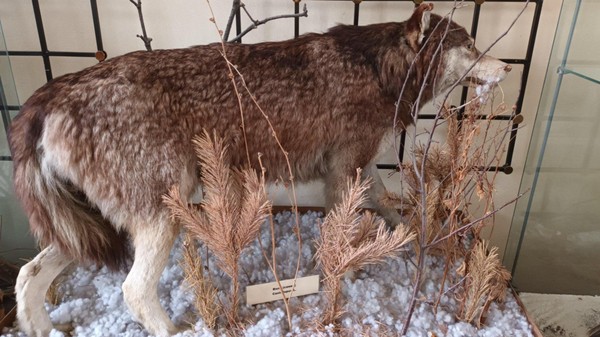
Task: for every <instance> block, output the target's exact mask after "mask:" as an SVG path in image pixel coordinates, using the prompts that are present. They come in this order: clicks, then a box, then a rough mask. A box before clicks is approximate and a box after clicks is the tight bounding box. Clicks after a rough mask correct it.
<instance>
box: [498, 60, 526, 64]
mask: <svg viewBox="0 0 600 337" xmlns="http://www.w3.org/2000/svg"><path fill="white" fill-rule="evenodd" d="M500 61H502V62H505V63H510V64H525V62H527V60H526V59H500Z"/></svg>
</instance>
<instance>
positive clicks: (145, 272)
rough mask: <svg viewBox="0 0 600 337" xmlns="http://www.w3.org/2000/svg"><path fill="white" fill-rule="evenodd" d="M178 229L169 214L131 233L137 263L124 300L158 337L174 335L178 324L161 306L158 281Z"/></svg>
mask: <svg viewBox="0 0 600 337" xmlns="http://www.w3.org/2000/svg"><path fill="white" fill-rule="evenodd" d="M178 233H179V227H178V226H177V225H175V224H174V223H172V221H170V220H169V217H168V216H167V215H162V216H159V217H158V221H153V222H152V223H148V224H145V223H142V224H137V226H136V227H134V230H133V231H132V233H131V236H132V238H133V244H134V248H135V254H134V261H133V266H132V267H131V270H130V271H129V274H128V275H127V278H126V279H125V282H123V297H124V299H125V303H126V304H127V306H128V307H129V310H130V312H131V313H132V315H133V317H134V318H135V319H136V320H137V321H138V322H139V323H141V324H142V325H143V326H144V328H146V330H147V331H148V332H149V333H150V334H152V335H155V336H158V337H164V336H171V335H173V334H175V333H176V332H177V329H176V328H175V325H174V324H173V322H172V321H171V319H170V318H169V316H168V315H167V313H166V311H165V310H164V309H163V308H162V306H161V305H160V302H159V299H158V282H159V280H160V276H161V274H162V272H163V269H164V268H165V266H166V264H167V261H168V259H169V253H170V251H171V248H172V246H173V242H174V241H175V238H176V236H177V234H178Z"/></svg>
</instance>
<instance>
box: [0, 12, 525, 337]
mask: <svg viewBox="0 0 600 337" xmlns="http://www.w3.org/2000/svg"><path fill="white" fill-rule="evenodd" d="M132 2H133V3H134V4H135V2H134V1H132ZM136 7H137V8H138V10H140V13H141V2H139V1H138V2H137V5H136ZM456 9H458V7H454V8H453V9H452V11H451V12H450V13H449V14H447V15H445V16H443V15H439V14H434V13H432V10H433V5H432V4H421V5H419V6H417V7H416V8H415V10H414V12H413V14H412V15H411V16H410V18H408V19H407V20H406V21H403V22H394V23H382V24H372V25H366V26H346V25H340V26H336V27H334V28H331V29H330V30H329V31H327V32H325V33H322V34H316V33H311V34H305V35H301V36H300V37H298V38H296V39H292V40H286V41H281V42H265V43H257V44H237V43H225V42H223V43H215V44H211V45H206V46H196V47H191V48H185V49H171V50H153V51H151V50H150V49H151V47H150V42H151V39H149V38H148V37H147V36H146V34H145V33H144V35H143V36H141V38H142V40H143V41H144V43H145V44H146V46H147V49H149V50H148V51H141V52H134V53H130V54H126V55H123V56H117V57H113V58H108V59H106V60H104V61H102V62H100V63H99V64H97V65H95V66H92V67H89V68H86V69H84V70H82V71H79V72H76V73H71V74H67V75H64V76H61V77H58V78H56V79H54V80H53V81H51V82H49V83H48V84H46V85H44V86H43V87H41V88H40V89H38V90H37V91H36V92H35V93H34V94H33V95H32V96H31V97H30V98H29V99H28V100H27V101H26V102H25V104H24V105H23V107H22V109H21V111H20V113H19V115H18V116H17V117H16V118H14V120H13V121H12V123H11V130H10V136H9V140H10V147H11V154H12V160H13V163H14V186H15V192H16V195H17V196H18V198H19V199H20V200H21V202H22V204H23V207H24V209H25V212H26V213H27V215H28V218H29V222H30V225H31V230H32V233H33V234H34V235H35V236H36V238H37V239H38V240H39V243H40V245H41V247H43V250H42V251H41V252H40V253H39V254H38V255H37V256H36V257H35V258H34V259H33V260H31V261H30V262H28V263H27V264H25V265H24V266H23V267H22V268H21V271H20V273H19V276H18V278H17V282H16V286H15V294H16V300H17V303H18V304H17V320H18V326H15V327H14V328H9V329H7V330H5V331H3V335H2V336H5V337H8V336H11V337H12V336H25V335H29V336H65V335H68V334H70V335H74V336H107V335H110V336H117V335H120V336H147V335H155V336H172V335H178V336H220V335H230V334H231V335H238V334H239V335H247V336H286V335H289V336H295V335H305V336H313V335H331V336H333V335H343V336H345V335H349V336H357V335H367V336H381V335H406V336H486V337H490V336H504V335H506V331H510V335H511V336H533V330H532V327H531V326H530V324H529V323H528V321H527V318H526V316H525V315H524V313H523V311H522V309H521V308H520V306H519V304H518V299H516V298H515V297H514V296H513V294H512V292H511V290H510V289H509V288H507V286H508V281H509V279H510V273H508V272H507V271H506V270H505V269H504V267H502V265H501V263H500V260H499V258H498V253H497V250H496V248H490V247H489V246H488V244H487V243H486V242H485V241H484V240H483V239H482V238H481V235H480V232H481V230H482V229H483V228H484V227H485V226H486V225H490V224H491V223H493V218H494V215H495V214H496V213H497V212H498V211H499V210H501V209H502V208H503V207H506V205H508V204H509V203H510V202H509V203H508V204H505V205H496V204H495V203H494V201H493V193H494V181H495V178H496V176H497V174H498V171H493V172H491V173H488V171H491V170H490V168H492V167H500V166H502V164H501V161H502V159H503V154H504V151H505V149H504V148H505V146H506V140H507V139H509V138H510V137H511V133H512V132H513V125H512V124H507V125H506V126H505V127H503V128H498V127H496V126H492V123H491V122H492V120H493V117H494V116H499V115H511V116H514V115H515V107H514V106H513V104H507V103H506V102H504V97H503V95H498V94H497V93H498V92H497V91H495V90H494V89H495V88H496V86H497V85H498V83H499V82H501V81H502V80H504V79H505V78H506V77H507V76H508V74H509V72H510V71H511V68H512V67H511V66H510V65H508V64H507V63H505V62H503V61H501V60H499V59H496V58H494V57H492V56H489V55H487V54H486V53H487V51H488V50H489V49H490V48H491V46H490V47H488V48H487V49H486V50H484V51H479V50H478V49H477V48H476V47H475V41H474V39H473V38H472V37H471V36H470V35H469V33H468V32H467V31H466V30H465V29H464V28H463V27H461V26H460V25H458V24H457V23H455V22H454V21H453V20H452V15H453V13H454V11H455V10H456ZM140 17H141V15H140ZM213 19H214V18H213ZM141 23H142V28H143V29H144V23H143V20H141ZM144 31H145V29H144ZM496 42H497V41H496ZM461 85H464V86H468V87H471V90H470V92H469V95H470V96H469V99H468V101H467V102H466V103H465V104H464V105H461V106H459V107H456V106H451V105H449V104H447V101H448V97H449V96H450V95H451V91H452V89H454V88H456V87H458V86H461ZM431 102H433V107H434V108H435V110H436V113H435V117H434V118H433V120H432V126H431V128H430V129H428V130H427V131H426V132H425V134H417V133H416V132H415V133H414V134H412V135H409V136H408V144H409V145H408V146H410V147H411V153H412V155H411V156H410V158H407V159H406V158H405V161H404V162H401V161H400V160H399V159H398V162H397V168H398V171H399V174H398V176H399V179H402V181H403V183H404V185H403V186H404V188H403V191H402V193H401V194H395V193H391V192H388V191H387V190H386V188H385V186H384V184H383V181H382V179H381V177H380V176H379V172H378V170H377V166H376V165H377V163H378V161H379V160H380V157H381V155H382V154H384V153H385V152H386V151H387V150H388V149H390V148H392V147H394V146H395V144H396V138H397V137H398V135H399V133H400V132H401V131H403V130H405V129H406V127H407V126H409V125H414V124H416V122H417V121H418V120H419V118H420V117H419V111H420V110H421V109H422V107H423V106H424V105H425V104H427V103H431ZM436 130H437V131H438V132H440V130H442V132H444V133H445V135H446V137H445V139H446V140H445V141H444V142H440V141H439V140H437V139H434V137H433V134H434V133H435V132H436ZM396 152H398V151H396ZM315 179H322V180H323V181H324V182H325V195H326V203H327V205H326V209H327V213H325V214H321V213H314V212H308V213H305V214H300V213H299V212H298V208H297V207H296V206H293V207H292V208H291V212H285V213H279V214H276V213H275V212H274V211H273V208H272V205H271V202H270V201H269V200H268V197H267V192H266V185H267V184H268V183H275V182H277V183H279V184H283V185H285V186H286V187H287V188H288V191H289V195H290V200H291V203H292V204H293V205H297V202H296V199H295V198H296V191H295V186H296V184H297V183H301V182H307V181H312V180H315ZM198 186H201V193H202V198H201V202H200V203H199V204H193V203H191V202H192V199H193V195H194V193H195V192H196V191H197V188H198ZM515 199H516V196H515ZM511 202H514V200H512V201H511ZM363 207H370V208H372V211H373V212H371V211H369V210H366V211H363V209H362V208H363ZM180 233H181V235H180ZM173 246H175V248H174V249H172V247H173ZM65 269H67V272H65V273H62V272H63V270H65ZM61 273H62V274H61ZM59 275H60V276H59ZM313 275H318V276H319V277H320V290H317V293H315V294H307V295H304V296H300V297H289V296H290V295H291V296H295V295H297V294H296V292H298V289H297V288H300V282H301V278H303V277H305V276H313ZM283 280H291V281H285V283H284V281H283ZM265 282H274V284H275V285H273V286H272V290H271V292H272V293H271V295H274V296H276V295H279V297H280V298H281V299H280V300H276V301H273V302H268V303H265V304H257V305H253V306H252V305H246V304H245V303H244V302H245V301H244V300H243V296H242V295H243V294H244V291H249V290H248V288H246V287H247V286H249V285H254V284H260V283H265ZM302 282H304V281H302ZM317 289H318V286H317ZM284 295H286V296H284ZM259 297H260V295H259ZM59 330H62V332H61V331H59Z"/></svg>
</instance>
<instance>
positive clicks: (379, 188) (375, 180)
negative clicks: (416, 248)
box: [362, 162, 402, 228]
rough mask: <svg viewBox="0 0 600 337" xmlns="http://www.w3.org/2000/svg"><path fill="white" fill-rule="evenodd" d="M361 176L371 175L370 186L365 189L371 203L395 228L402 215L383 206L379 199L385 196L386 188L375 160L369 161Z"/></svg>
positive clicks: (389, 224)
mask: <svg viewBox="0 0 600 337" xmlns="http://www.w3.org/2000/svg"><path fill="white" fill-rule="evenodd" d="M362 175H363V178H367V177H371V181H372V183H371V187H369V189H368V190H367V195H368V196H369V199H370V201H371V205H372V206H373V208H374V209H375V211H376V212H377V213H378V214H379V215H381V216H382V217H383V218H384V219H385V221H386V223H387V224H388V226H390V227H391V228H395V227H396V226H398V225H399V224H401V223H402V217H401V216H400V213H398V211H397V210H395V209H394V208H390V207H387V206H384V205H383V203H382V201H381V199H382V198H383V197H384V196H385V194H386V192H387V189H386V188H385V185H384V184H383V180H381V176H380V175H379V169H378V168H377V164H376V163H375V162H371V163H369V164H368V165H367V166H365V168H364V169H363V172H362Z"/></svg>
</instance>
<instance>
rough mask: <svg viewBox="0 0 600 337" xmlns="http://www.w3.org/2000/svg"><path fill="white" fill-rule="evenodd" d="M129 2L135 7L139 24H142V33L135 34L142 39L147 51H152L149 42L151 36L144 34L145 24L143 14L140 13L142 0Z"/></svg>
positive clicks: (130, 0)
mask: <svg viewBox="0 0 600 337" xmlns="http://www.w3.org/2000/svg"><path fill="white" fill-rule="evenodd" d="M129 2H131V3H132V4H133V5H134V6H135V8H137V11H138V15H139V17H140V24H141V26H142V35H139V34H138V35H136V36H137V37H139V38H140V39H141V40H142V41H144V46H145V47H146V50H147V51H152V46H151V44H150V43H151V42H152V38H151V37H148V34H146V25H145V24H144V15H143V14H142V0H129Z"/></svg>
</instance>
